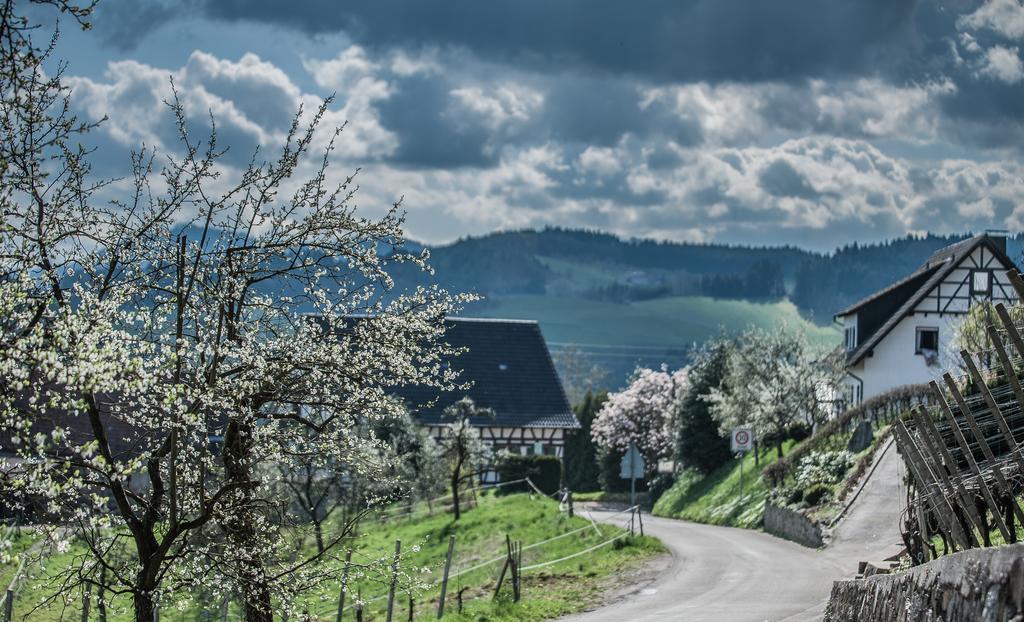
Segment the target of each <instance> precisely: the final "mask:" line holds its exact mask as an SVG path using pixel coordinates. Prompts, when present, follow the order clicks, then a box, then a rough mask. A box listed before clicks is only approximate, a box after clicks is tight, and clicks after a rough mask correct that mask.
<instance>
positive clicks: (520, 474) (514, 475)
mask: <svg viewBox="0 0 1024 622" xmlns="http://www.w3.org/2000/svg"><path fill="white" fill-rule="evenodd" d="M497 470H498V477H499V478H501V481H503V482H511V481H515V480H517V479H524V478H527V477H529V478H530V481H532V482H533V485H534V486H536V487H537V488H540V489H541V491H542V492H544V493H547V494H550V493H553V492H555V491H556V490H558V489H559V488H561V487H562V461H561V460H559V459H558V458H557V457H555V456H517V455H514V454H508V455H505V456H503V457H502V458H501V459H500V460H499V462H498V469H497ZM530 490H532V489H531V488H530V485H529V484H527V483H526V482H523V483H522V484H517V485H514V486H503V487H501V488H499V489H498V491H499V493H501V494H508V493H510V492H528V491H530Z"/></svg>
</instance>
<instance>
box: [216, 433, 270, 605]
mask: <svg viewBox="0 0 1024 622" xmlns="http://www.w3.org/2000/svg"><path fill="white" fill-rule="evenodd" d="M249 432H250V431H249V428H248V425H247V424H245V423H243V422H241V421H238V420H237V419H234V420H231V421H230V422H229V423H228V426H227V429H226V430H225V433H224V451H223V460H224V472H225V475H226V476H227V479H228V480H229V481H232V482H235V483H238V484H239V485H240V486H242V489H244V488H245V487H246V485H247V483H248V482H249V481H250V479H251V478H250V472H249V471H250V469H249V461H250V458H251V456H250V454H251V453H252V450H251V447H250V442H249V438H250V436H249ZM240 494H243V495H244V494H247V493H244V492H241V493H240ZM219 522H220V525H221V529H223V530H224V532H225V534H226V535H227V537H228V540H229V542H231V543H233V544H235V545H237V551H238V554H239V559H238V562H237V563H238V566H239V567H238V576H239V579H240V581H241V583H242V586H241V587H242V596H243V598H244V599H245V619H246V622H273V617H274V614H273V610H272V608H271V600H270V584H269V582H268V580H267V575H266V572H265V568H264V564H263V559H262V558H261V557H260V554H259V553H258V552H257V550H258V547H259V544H260V537H259V534H257V533H256V528H255V520H254V517H253V515H252V509H251V508H250V507H248V506H247V505H245V504H244V503H243V504H242V505H241V507H240V508H238V509H236V510H235V513H234V514H230V515H227V516H222V517H220V519H219Z"/></svg>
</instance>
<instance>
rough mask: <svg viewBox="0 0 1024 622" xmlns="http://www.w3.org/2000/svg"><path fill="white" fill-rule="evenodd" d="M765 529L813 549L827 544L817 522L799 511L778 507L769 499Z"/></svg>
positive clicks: (765, 514)
mask: <svg viewBox="0 0 1024 622" xmlns="http://www.w3.org/2000/svg"><path fill="white" fill-rule="evenodd" d="M764 530H765V531H767V532H768V533H770V534H772V535H773V536H778V537H780V538H785V539H787V540H792V541H793V542H796V543H797V544H802V545H804V546H809V547H811V548H812V549H816V548H820V547H822V546H824V545H825V542H824V541H823V540H822V537H821V528H820V527H819V526H818V525H817V524H815V523H813V522H811V521H810V520H809V519H808V518H807V517H805V516H804V515H803V514H801V513H799V512H796V511H793V510H790V509H788V508H783V507H778V506H776V505H773V504H772V503H771V502H769V501H767V500H766V501H765V502H764Z"/></svg>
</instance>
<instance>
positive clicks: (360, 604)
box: [356, 588, 363, 622]
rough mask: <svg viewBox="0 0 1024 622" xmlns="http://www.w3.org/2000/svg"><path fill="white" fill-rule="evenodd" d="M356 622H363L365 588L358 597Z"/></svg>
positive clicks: (360, 590) (360, 589) (361, 589)
mask: <svg viewBox="0 0 1024 622" xmlns="http://www.w3.org/2000/svg"><path fill="white" fill-rule="evenodd" d="M356 622H363V588H359V592H358V593H357V595H356Z"/></svg>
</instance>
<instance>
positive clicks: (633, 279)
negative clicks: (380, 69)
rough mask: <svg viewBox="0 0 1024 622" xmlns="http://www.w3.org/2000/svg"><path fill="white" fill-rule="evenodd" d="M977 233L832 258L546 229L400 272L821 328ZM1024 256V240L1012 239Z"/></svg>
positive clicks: (494, 239) (437, 250)
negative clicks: (737, 309) (785, 314)
mask: <svg viewBox="0 0 1024 622" xmlns="http://www.w3.org/2000/svg"><path fill="white" fill-rule="evenodd" d="M968 235H969V234H964V235H957V236H941V235H934V234H928V235H924V236H907V237H903V238H898V239H894V240H890V241H886V242H881V243H871V244H860V243H857V242H852V243H851V244H849V245H847V246H843V247H841V248H838V249H836V250H835V251H834V252H832V253H818V252H813V251H807V250H803V249H799V248H796V247H792V246H782V247H754V246H749V247H748V246H735V245H724V244H698V243H685V242H665V241H655V240H646V239H641V240H635V239H634V240H623V239H621V238H618V237H616V236H615V235H612V234H609V233H602V232H596V231H586V230H575V229H562V228H547V229H541V230H521V231H507V232H496V233H490V234H487V235H483V236H479V237H468V238H462V239H460V240H457V241H456V242H453V243H451V244H446V245H440V246H435V247H428V248H430V252H431V265H432V266H433V267H434V269H435V276H434V277H430V276H428V275H423V274H419V273H417V272H415V271H414V270H411V269H400V270H398V271H397V273H396V274H395V277H396V282H397V283H398V284H399V286H400V287H410V286H414V285H419V284H425V283H428V282H436V283H439V284H441V285H443V286H444V287H446V288H448V289H449V290H452V291H472V292H477V293H480V294H482V295H483V296H485V297H487V298H489V299H500V298H501V297H502V296H508V295H520V294H530V295H550V296H560V297H565V296H568V297H572V298H579V299H583V300H595V301H612V302H625V303H628V302H634V301H640V300H652V299H658V298H666V297H674V296H711V297H714V298H726V299H735V300H749V301H755V302H766V301H772V300H780V299H782V298H785V297H788V298H789V299H790V300H792V301H793V303H794V304H796V306H797V308H798V309H799V310H800V312H801V314H802V315H804V316H805V317H807V318H810V319H812V320H814V321H815V322H816V323H818V324H822V325H827V324H829V323H830V322H831V317H832V314H833V313H834V312H836V311H837V310H839V309H841V308H843V307H844V306H846V305H848V304H850V303H852V302H854V301H856V300H858V299H860V298H862V297H864V296H865V295H867V294H870V293H871V292H873V291H876V290H878V289H881V288H882V287H885V286H886V285H888V284H889V283H891V282H893V281H894V280H896V279H898V278H900V277H901V276H903V275H905V274H908V273H910V272H912V271H913V270H914V269H916V268H917V267H918V266H919V265H920V264H921V263H922V262H924V261H925V260H926V259H927V258H928V256H929V255H931V254H932V253H933V252H934V251H936V250H938V249H939V248H942V247H943V246H947V245H949V244H952V243H954V242H957V241H959V240H962V239H964V238H965V237H968ZM1007 250H1008V252H1009V254H1010V256H1011V257H1012V258H1014V259H1017V258H1018V257H1019V255H1020V250H1021V236H1020V235H1017V236H1014V237H1012V238H1010V239H1009V240H1008V249H1007Z"/></svg>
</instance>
